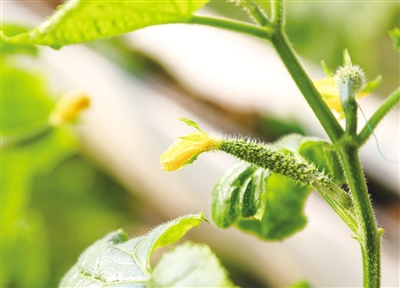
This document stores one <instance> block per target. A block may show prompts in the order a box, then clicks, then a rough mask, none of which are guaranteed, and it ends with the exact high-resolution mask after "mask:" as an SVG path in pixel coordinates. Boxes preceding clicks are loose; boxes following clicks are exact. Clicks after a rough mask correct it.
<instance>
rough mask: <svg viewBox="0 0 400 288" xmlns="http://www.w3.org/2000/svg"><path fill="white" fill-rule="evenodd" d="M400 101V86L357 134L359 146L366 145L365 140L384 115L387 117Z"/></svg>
mask: <svg viewBox="0 0 400 288" xmlns="http://www.w3.org/2000/svg"><path fill="white" fill-rule="evenodd" d="M399 102H400V88H397V90H396V91H394V92H393V93H392V94H391V95H390V96H389V97H388V98H387V99H386V100H385V102H383V103H382V105H381V106H380V107H379V108H378V110H376V112H375V113H374V115H372V117H371V119H369V120H368V123H367V124H366V125H365V126H364V128H363V129H362V130H361V132H360V134H358V136H357V144H358V147H361V146H362V145H364V143H365V142H367V140H368V139H369V137H370V136H371V135H372V133H373V131H374V129H375V128H376V126H378V124H379V123H380V122H381V121H382V119H383V117H385V116H386V115H387V114H388V113H389V111H390V110H392V109H393V108H394V107H395V106H396V105H397V104H399Z"/></svg>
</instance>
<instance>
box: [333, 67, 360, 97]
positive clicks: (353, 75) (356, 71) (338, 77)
mask: <svg viewBox="0 0 400 288" xmlns="http://www.w3.org/2000/svg"><path fill="white" fill-rule="evenodd" d="M347 80H350V81H352V83H353V89H354V93H358V92H360V91H361V89H362V88H364V86H365V84H366V82H367V80H366V77H365V73H364V71H363V70H362V69H361V68H360V66H358V65H345V66H343V67H339V69H338V70H337V71H336V74H335V82H336V85H337V86H340V85H342V84H343V83H345V82H346V81H347Z"/></svg>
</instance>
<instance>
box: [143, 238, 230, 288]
mask: <svg viewBox="0 0 400 288" xmlns="http://www.w3.org/2000/svg"><path fill="white" fill-rule="evenodd" d="M149 287H235V285H233V283H232V282H231V281H230V280H229V278H228V275H227V272H226V270H225V269H224V268H223V267H222V266H221V263H220V262H219V260H218V258H217V257H216V256H215V255H214V253H213V252H212V251H211V249H210V248H209V247H208V246H206V245H204V244H193V243H190V242H187V243H185V244H183V245H180V246H177V247H174V248H172V249H170V250H169V251H168V252H166V253H165V254H163V256H162V258H161V260H160V261H159V262H158V263H157V265H156V267H155V268H154V271H153V274H152V277H151V281H150V283H149Z"/></svg>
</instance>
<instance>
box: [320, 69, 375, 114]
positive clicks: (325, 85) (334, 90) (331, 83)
mask: <svg viewBox="0 0 400 288" xmlns="http://www.w3.org/2000/svg"><path fill="white" fill-rule="evenodd" d="M313 82H314V86H315V88H317V90H318V92H319V93H321V96H322V98H323V99H324V101H325V103H326V104H327V105H328V107H329V108H331V109H332V110H335V111H336V112H338V113H342V112H343V108H342V103H341V102H340V94H339V89H338V87H337V85H336V83H335V80H334V79H333V77H330V76H327V77H325V78H323V79H321V80H315V81H313ZM369 94H370V92H369V91H368V92H363V91H361V92H360V93H357V94H356V98H357V99H360V98H362V97H364V96H367V95H369Z"/></svg>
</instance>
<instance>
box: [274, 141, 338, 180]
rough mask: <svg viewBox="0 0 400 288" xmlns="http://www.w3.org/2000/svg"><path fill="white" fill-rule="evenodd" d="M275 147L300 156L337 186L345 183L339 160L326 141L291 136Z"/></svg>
mask: <svg viewBox="0 0 400 288" xmlns="http://www.w3.org/2000/svg"><path fill="white" fill-rule="evenodd" d="M273 146H274V147H277V148H284V149H286V150H288V151H290V152H293V153H294V154H299V155H300V156H302V157H303V158H304V159H306V160H308V161H309V162H312V163H314V164H315V165H316V166H317V168H318V170H319V171H320V172H322V173H324V174H326V175H329V176H330V177H331V178H333V181H334V182H335V183H336V184H339V185H341V184H343V183H345V178H344V174H343V171H342V168H341V166H340V162H339V158H338V157H337V155H336V154H335V152H334V151H333V150H332V149H331V148H330V144H329V143H328V142H326V141H325V140H322V139H319V138H316V137H305V136H303V135H299V134H290V135H286V136H284V137H282V138H281V139H279V140H278V141H277V142H275V143H273Z"/></svg>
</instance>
